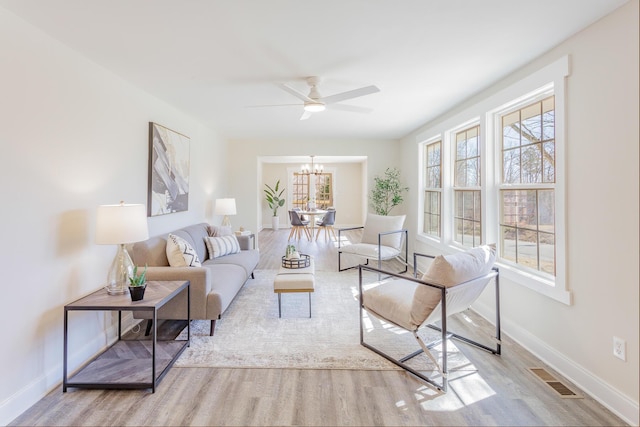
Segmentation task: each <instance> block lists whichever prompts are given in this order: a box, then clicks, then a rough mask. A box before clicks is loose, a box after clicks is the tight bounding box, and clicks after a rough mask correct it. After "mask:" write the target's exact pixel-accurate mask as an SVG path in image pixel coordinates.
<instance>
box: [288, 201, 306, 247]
mask: <svg viewBox="0 0 640 427" xmlns="http://www.w3.org/2000/svg"><path fill="white" fill-rule="evenodd" d="M289 219H290V220H291V232H290V233H289V238H288V239H287V240H291V237H292V236H295V237H296V239H297V240H300V237H302V233H303V232H304V234H305V235H306V236H307V240H309V241H311V232H310V231H309V227H308V226H307V224H308V221H307V224H305V223H304V222H302V220H301V219H300V215H298V212H297V211H296V210H293V209H292V210H290V211H289Z"/></svg>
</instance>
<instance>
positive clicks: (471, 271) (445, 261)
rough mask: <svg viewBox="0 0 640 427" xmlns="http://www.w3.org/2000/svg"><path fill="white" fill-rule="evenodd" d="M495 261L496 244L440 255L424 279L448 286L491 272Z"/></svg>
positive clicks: (432, 263)
mask: <svg viewBox="0 0 640 427" xmlns="http://www.w3.org/2000/svg"><path fill="white" fill-rule="evenodd" d="M495 261H496V246H495V245H483V246H478V247H476V248H473V249H469V250H467V251H465V252H459V253H456V254H451V255H438V256H437V257H436V258H435V259H434V260H433V262H431V265H430V266H429V269H428V270H427V271H426V272H425V273H424V275H423V276H422V280H424V281H425V282H429V283H437V284H439V285H444V286H447V287H448V286H454V285H457V284H460V283H463V282H466V281H467V280H471V279H474V278H476V277H480V276H484V275H485V274H487V273H489V272H490V271H491V268H492V267H493V263H494V262H495Z"/></svg>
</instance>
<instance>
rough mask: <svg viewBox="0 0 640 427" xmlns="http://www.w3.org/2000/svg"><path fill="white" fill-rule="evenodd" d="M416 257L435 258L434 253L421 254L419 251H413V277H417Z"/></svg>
mask: <svg viewBox="0 0 640 427" xmlns="http://www.w3.org/2000/svg"><path fill="white" fill-rule="evenodd" d="M418 257H423V258H430V259H435V257H436V256H435V255H428V254H423V253H420V252H414V253H413V277H418Z"/></svg>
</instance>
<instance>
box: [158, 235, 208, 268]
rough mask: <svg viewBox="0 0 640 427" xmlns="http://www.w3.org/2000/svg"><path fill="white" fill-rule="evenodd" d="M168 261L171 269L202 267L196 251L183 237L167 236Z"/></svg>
mask: <svg viewBox="0 0 640 427" xmlns="http://www.w3.org/2000/svg"><path fill="white" fill-rule="evenodd" d="M166 252H167V259H168V260H169V265H170V266H171V267H201V266H202V264H201V263H200V259H199V258H198V254H197V253H196V250H195V249H193V247H192V246H191V245H190V244H189V243H188V242H187V241H186V240H184V239H183V238H182V237H178V236H176V235H174V234H169V235H168V236H167V247H166Z"/></svg>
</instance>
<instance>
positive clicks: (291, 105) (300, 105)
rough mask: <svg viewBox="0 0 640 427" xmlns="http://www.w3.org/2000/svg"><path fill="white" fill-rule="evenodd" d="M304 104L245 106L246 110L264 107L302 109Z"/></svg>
mask: <svg viewBox="0 0 640 427" xmlns="http://www.w3.org/2000/svg"><path fill="white" fill-rule="evenodd" d="M303 105H304V104H266V105H245V106H244V108H264V107H302V106H303Z"/></svg>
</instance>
